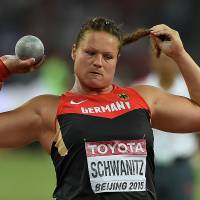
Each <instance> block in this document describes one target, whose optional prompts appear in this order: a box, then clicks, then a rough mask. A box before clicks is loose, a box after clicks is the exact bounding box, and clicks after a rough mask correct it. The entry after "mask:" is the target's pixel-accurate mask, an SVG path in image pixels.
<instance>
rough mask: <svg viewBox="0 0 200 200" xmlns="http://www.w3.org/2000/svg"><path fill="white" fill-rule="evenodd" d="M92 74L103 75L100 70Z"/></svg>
mask: <svg viewBox="0 0 200 200" xmlns="http://www.w3.org/2000/svg"><path fill="white" fill-rule="evenodd" d="M90 73H91V74H97V75H102V74H101V73H99V72H90Z"/></svg>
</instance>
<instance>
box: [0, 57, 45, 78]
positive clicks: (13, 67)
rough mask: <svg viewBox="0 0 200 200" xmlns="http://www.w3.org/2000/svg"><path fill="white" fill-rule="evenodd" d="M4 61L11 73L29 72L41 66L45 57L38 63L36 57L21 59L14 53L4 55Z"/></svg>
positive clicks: (2, 58)
mask: <svg viewBox="0 0 200 200" xmlns="http://www.w3.org/2000/svg"><path fill="white" fill-rule="evenodd" d="M0 59H1V60H2V62H3V63H4V64H5V65H6V67H7V68H8V70H9V72H10V73H11V74H14V73H27V72H31V71H34V70H36V69H37V68H39V67H40V66H41V65H42V63H43V62H44V60H45V57H43V58H42V59H41V61H40V62H38V63H36V62H35V59H34V58H30V59H27V60H20V59H19V58H17V57H16V56H14V55H4V56H2V57H0Z"/></svg>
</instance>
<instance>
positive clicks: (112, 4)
mask: <svg viewBox="0 0 200 200" xmlns="http://www.w3.org/2000/svg"><path fill="white" fill-rule="evenodd" d="M199 5H200V2H199V1H197V0H192V1H191V0H162V1H160V0H153V1H150V2H147V1H144V0H123V1H121V0H109V1H107V0H101V1H100V0H95V1H94V0H84V1H81V0H73V1H64V0H59V1H56V2H55V1H49V0H29V1H26V0H16V1H12V0H1V6H0V24H1V26H0V33H1V35H0V44H1V45H0V55H3V54H14V48H15V44H16V42H17V40H18V39H19V38H20V37H22V36H24V35H35V36H37V37H39V38H40V39H41V40H42V41H43V43H44V46H45V54H46V55H47V60H48V59H51V60H52V59H53V58H55V59H56V60H60V61H61V62H62V63H63V64H64V63H65V65H66V68H67V72H66V73H71V76H69V77H70V79H68V81H67V83H68V84H69V87H70V86H71V85H70V82H72V81H73V64H72V61H71V57H70V52H71V47H72V45H73V41H75V37H76V34H77V32H78V31H79V29H80V26H81V24H82V23H83V22H84V21H85V20H86V19H88V18H90V17H94V16H104V17H108V18H112V19H113V20H115V21H116V22H117V23H119V24H121V25H122V29H123V31H124V33H127V32H131V31H134V30H136V29H137V28H140V27H145V28H148V27H151V26H153V25H155V24H159V23H165V24H167V25H169V26H172V27H173V28H175V29H177V30H178V31H179V32H180V34H181V37H182V39H183V41H184V45H185V47H186V48H187V49H188V50H189V51H190V53H191V54H192V56H193V57H194V58H195V60H197V61H198V59H199V58H198V52H199V45H198V40H200V39H199V37H198V34H199V32H200V28H199V27H198V25H197V24H198V18H199V17H200V15H199V13H198V8H199ZM54 67H56V68H59V65H58V66H57V65H56V66H54ZM46 71H47V70H46ZM148 72H149V40H148V39H146V40H145V39H142V40H141V41H138V42H136V43H135V44H133V45H130V46H129V47H125V48H124V49H123V50H122V56H121V58H120V62H119V64H118V68H117V73H116V81H119V82H120V83H121V84H124V85H127V84H130V83H131V82H132V81H133V80H135V79H138V78H141V77H143V76H145V75H147V74H148ZM39 74H40V71H38V72H36V73H31V74H28V75H25V76H13V77H12V78H11V79H9V81H8V82H7V83H8V84H15V85H16V83H22V84H23V85H24V84H25V83H26V84H27V83H29V82H31V81H33V80H36V79H37V78H38V76H39ZM44 76H46V75H44ZM49 76H50V75H49ZM57 78H58V76H57V77H55V76H54V81H55V79H57ZM37 87H38V86H37ZM66 87H67V86H66ZM50 90H51V88H50ZM44 92H45V91H44Z"/></svg>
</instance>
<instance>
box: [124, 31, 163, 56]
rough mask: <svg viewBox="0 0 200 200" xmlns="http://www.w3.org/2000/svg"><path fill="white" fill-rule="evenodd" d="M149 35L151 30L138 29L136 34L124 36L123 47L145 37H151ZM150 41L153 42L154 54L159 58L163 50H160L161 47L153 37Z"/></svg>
mask: <svg viewBox="0 0 200 200" xmlns="http://www.w3.org/2000/svg"><path fill="white" fill-rule="evenodd" d="M149 35H150V30H149V29H138V30H137V31H135V32H132V33H130V34H127V35H125V36H123V38H122V44H121V46H125V45H127V44H131V43H133V42H135V41H137V40H139V39H141V38H143V37H146V36H149ZM150 41H151V47H152V52H153V53H154V54H155V55H156V57H157V58H159V57H160V54H161V50H160V48H159V46H158V45H157V43H156V41H155V39H154V38H153V37H151V38H150Z"/></svg>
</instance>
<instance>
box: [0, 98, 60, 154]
mask: <svg viewBox="0 0 200 200" xmlns="http://www.w3.org/2000/svg"><path fill="white" fill-rule="evenodd" d="M58 100H59V98H58V97H57V96H53V95H42V96H38V97H35V98H33V99H31V100H30V101H28V102H27V103H25V104H24V105H22V106H21V107H19V108H17V109H15V110H12V111H8V112H4V113H0V124H1V125H0V148H8V147H11V148H15V147H20V146H23V145H26V144H29V143H32V142H34V141H38V142H40V143H41V145H42V146H43V147H44V148H45V149H46V150H47V151H48V152H49V150H50V149H49V148H50V146H51V143H52V142H53V139H54V134H55V130H54V127H53V125H54V122H55V117H56V109H57V104H58Z"/></svg>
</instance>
